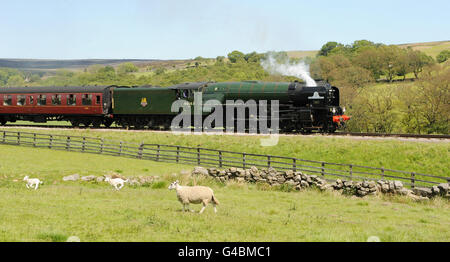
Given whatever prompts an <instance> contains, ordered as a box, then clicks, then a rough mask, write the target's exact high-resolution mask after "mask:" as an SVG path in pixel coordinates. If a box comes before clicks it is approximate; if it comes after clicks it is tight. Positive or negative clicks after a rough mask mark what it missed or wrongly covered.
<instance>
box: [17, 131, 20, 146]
mask: <svg viewBox="0 0 450 262" xmlns="http://www.w3.org/2000/svg"><path fill="white" fill-rule="evenodd" d="M17 144H18V145H20V132H17Z"/></svg>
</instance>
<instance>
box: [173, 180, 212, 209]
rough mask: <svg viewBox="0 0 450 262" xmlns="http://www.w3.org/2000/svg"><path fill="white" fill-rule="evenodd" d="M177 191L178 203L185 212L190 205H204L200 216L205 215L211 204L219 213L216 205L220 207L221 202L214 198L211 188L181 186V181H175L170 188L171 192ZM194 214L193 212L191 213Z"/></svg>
mask: <svg viewBox="0 0 450 262" xmlns="http://www.w3.org/2000/svg"><path fill="white" fill-rule="evenodd" d="M172 189H175V190H176V192H177V197H178V201H180V202H181V204H182V205H183V212H184V211H185V207H187V210H190V209H189V204H190V203H193V204H200V203H202V204H203V207H202V209H201V210H200V214H201V213H203V211H204V210H205V208H206V206H207V205H208V204H209V202H212V204H213V206H214V213H217V209H216V205H219V200H218V199H217V198H216V197H215V196H214V192H213V190H212V189H211V188H209V187H205V186H180V184H179V181H178V180H177V181H175V182H173V183H172V184H170V186H169V190H172ZM191 212H193V211H191Z"/></svg>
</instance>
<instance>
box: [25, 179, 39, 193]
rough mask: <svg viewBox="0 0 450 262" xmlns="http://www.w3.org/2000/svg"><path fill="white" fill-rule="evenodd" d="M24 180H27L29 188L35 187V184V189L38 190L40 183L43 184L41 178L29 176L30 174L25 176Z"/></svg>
mask: <svg viewBox="0 0 450 262" xmlns="http://www.w3.org/2000/svg"><path fill="white" fill-rule="evenodd" d="M23 181H26V182H27V184H26V186H27V188H33V186H34V190H36V189H37V188H38V186H39V184H42V181H41V180H39V179H37V178H29V177H28V176H25V177H24V178H23Z"/></svg>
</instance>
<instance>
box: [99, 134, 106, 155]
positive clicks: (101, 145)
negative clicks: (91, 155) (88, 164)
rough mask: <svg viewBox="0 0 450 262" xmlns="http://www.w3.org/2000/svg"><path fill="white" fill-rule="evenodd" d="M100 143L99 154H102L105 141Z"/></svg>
mask: <svg viewBox="0 0 450 262" xmlns="http://www.w3.org/2000/svg"><path fill="white" fill-rule="evenodd" d="M101 141H102V143H101V144H100V154H103V146H104V143H105V141H104V140H103V138H102V139H101Z"/></svg>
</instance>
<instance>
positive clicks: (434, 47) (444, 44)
mask: <svg viewBox="0 0 450 262" xmlns="http://www.w3.org/2000/svg"><path fill="white" fill-rule="evenodd" d="M398 46H399V47H401V48H408V47H411V48H412V49H414V50H420V51H422V52H424V53H425V54H427V55H429V56H431V57H433V58H436V56H437V55H438V54H439V53H440V52H441V51H443V50H450V41H435V42H423V43H408V44H398ZM317 52H318V51H317V50H311V51H298V50H297V51H295V50H294V51H287V54H288V56H289V57H291V58H304V57H308V56H310V57H314V56H316V54H317Z"/></svg>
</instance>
